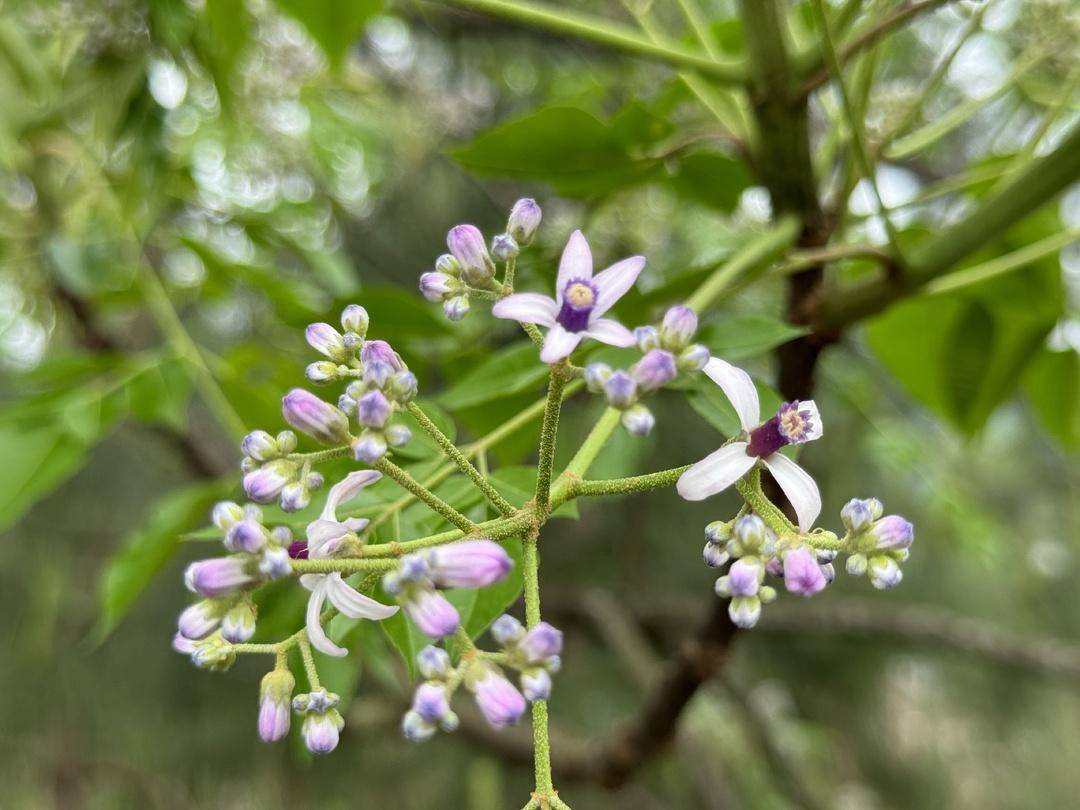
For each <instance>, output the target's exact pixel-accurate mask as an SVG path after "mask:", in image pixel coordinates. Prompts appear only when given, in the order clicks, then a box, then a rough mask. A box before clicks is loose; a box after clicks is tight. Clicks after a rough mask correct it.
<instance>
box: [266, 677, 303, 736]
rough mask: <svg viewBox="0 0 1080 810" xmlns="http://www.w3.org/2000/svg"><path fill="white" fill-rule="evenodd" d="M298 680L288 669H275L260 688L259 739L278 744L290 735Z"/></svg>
mask: <svg viewBox="0 0 1080 810" xmlns="http://www.w3.org/2000/svg"><path fill="white" fill-rule="evenodd" d="M295 686H296V680H295V679H294V678H293V676H292V673H290V672H289V670H287V669H274V670H271V671H270V672H268V673H266V675H264V676H263V679H262V683H261V684H260V686H259V737H260V738H262V741H263V742H267V743H271V742H277V741H278V740H280V739H281V738H282V737H284V736H285V735H286V734H288V733H289V719H290V706H289V704H290V703H291V701H292V691H293V688H294V687H295Z"/></svg>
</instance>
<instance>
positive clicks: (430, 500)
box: [372, 456, 477, 534]
mask: <svg viewBox="0 0 1080 810" xmlns="http://www.w3.org/2000/svg"><path fill="white" fill-rule="evenodd" d="M372 466H373V467H374V468H375V469H376V470H378V471H379V472H381V473H382V474H383V475H385V476H386V477H387V478H391V479H393V480H394V481H395V482H397V484H398V485H399V486H401V487H403V488H404V489H405V490H407V491H408V492H411V493H412V494H413V495H415V496H416V497H417V498H419V499H420V500H421V501H423V502H424V503H426V504H427V505H428V506H429V507H430V508H431V510H432V511H433V512H436V513H437V514H439V515H442V517H443V518H445V519H446V521H447V522H448V523H452V524H454V525H455V526H457V527H458V528H459V529H461V530H462V531H463V532H465V533H466V534H471V533H473V532H475V531H477V527H476V524H475V523H473V522H472V521H471V520H469V519H468V518H467V517H465V516H464V515H463V514H461V512H459V511H458V510H457V509H455V508H454V507H452V506H451V505H450V504H448V503H447V502H446V501H444V500H443V499H442V498H440V497H439V496H438V495H436V494H435V493H434V492H432V491H431V490H430V489H428V488H427V487H425V486H424V485H423V484H421V483H420V482H419V481H417V480H416V479H415V478H413V477H412V476H411V475H409V473H408V472H406V471H405V470H403V469H401V467H399V466H398V465H396V464H395V463H394V462H392V461H390V459H388V458H386V457H385V456H384V457H383V458H380V459H379V460H378V461H376V462H375V464H373V465H372Z"/></svg>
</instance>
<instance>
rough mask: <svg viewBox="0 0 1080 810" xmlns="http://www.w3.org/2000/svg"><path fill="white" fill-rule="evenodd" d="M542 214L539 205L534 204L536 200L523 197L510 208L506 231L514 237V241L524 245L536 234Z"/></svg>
mask: <svg viewBox="0 0 1080 810" xmlns="http://www.w3.org/2000/svg"><path fill="white" fill-rule="evenodd" d="M542 216H543V213H542V212H541V210H540V206H539V205H537V204H536V200H533V199H531V198H529V197H524V198H522V199H520V200H518V201H517V202H516V203H514V207H513V208H511V209H510V219H509V220H508V221H507V223H506V231H507V233H509V234H510V235H511V236H512V237H514V241H515V242H517V243H518V244H519V245H521V246H522V247H525V245H527V244H529V243H530V242H531V241H532V239H533V236H535V235H536V229H537V228H539V227H540V219H541V217H542Z"/></svg>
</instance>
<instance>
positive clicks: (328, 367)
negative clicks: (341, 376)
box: [304, 360, 338, 385]
mask: <svg viewBox="0 0 1080 810" xmlns="http://www.w3.org/2000/svg"><path fill="white" fill-rule="evenodd" d="M304 376H305V377H307V379H308V381H309V382H313V383H315V385H329V384H330V383H332V382H336V381H337V378H338V365H337V363H331V362H330V361H329V360H319V361H318V362H316V363H309V364H308V367H307V368H306V369H304Z"/></svg>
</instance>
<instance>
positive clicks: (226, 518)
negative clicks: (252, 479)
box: [210, 501, 257, 531]
mask: <svg viewBox="0 0 1080 810" xmlns="http://www.w3.org/2000/svg"><path fill="white" fill-rule="evenodd" d="M254 508H257V507H254ZM243 519H244V510H243V509H242V508H241V507H240V504H237V503H233V502H232V501H219V502H218V503H216V504H214V508H213V510H212V511H211V512H210V520H211V521H213V523H214V525H215V526H217V527H218V528H219V529H221V530H223V531H228V530H229V529H230V528H232V526H233V525H234V524H235V523H236V522H237V521H240V520H243Z"/></svg>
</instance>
